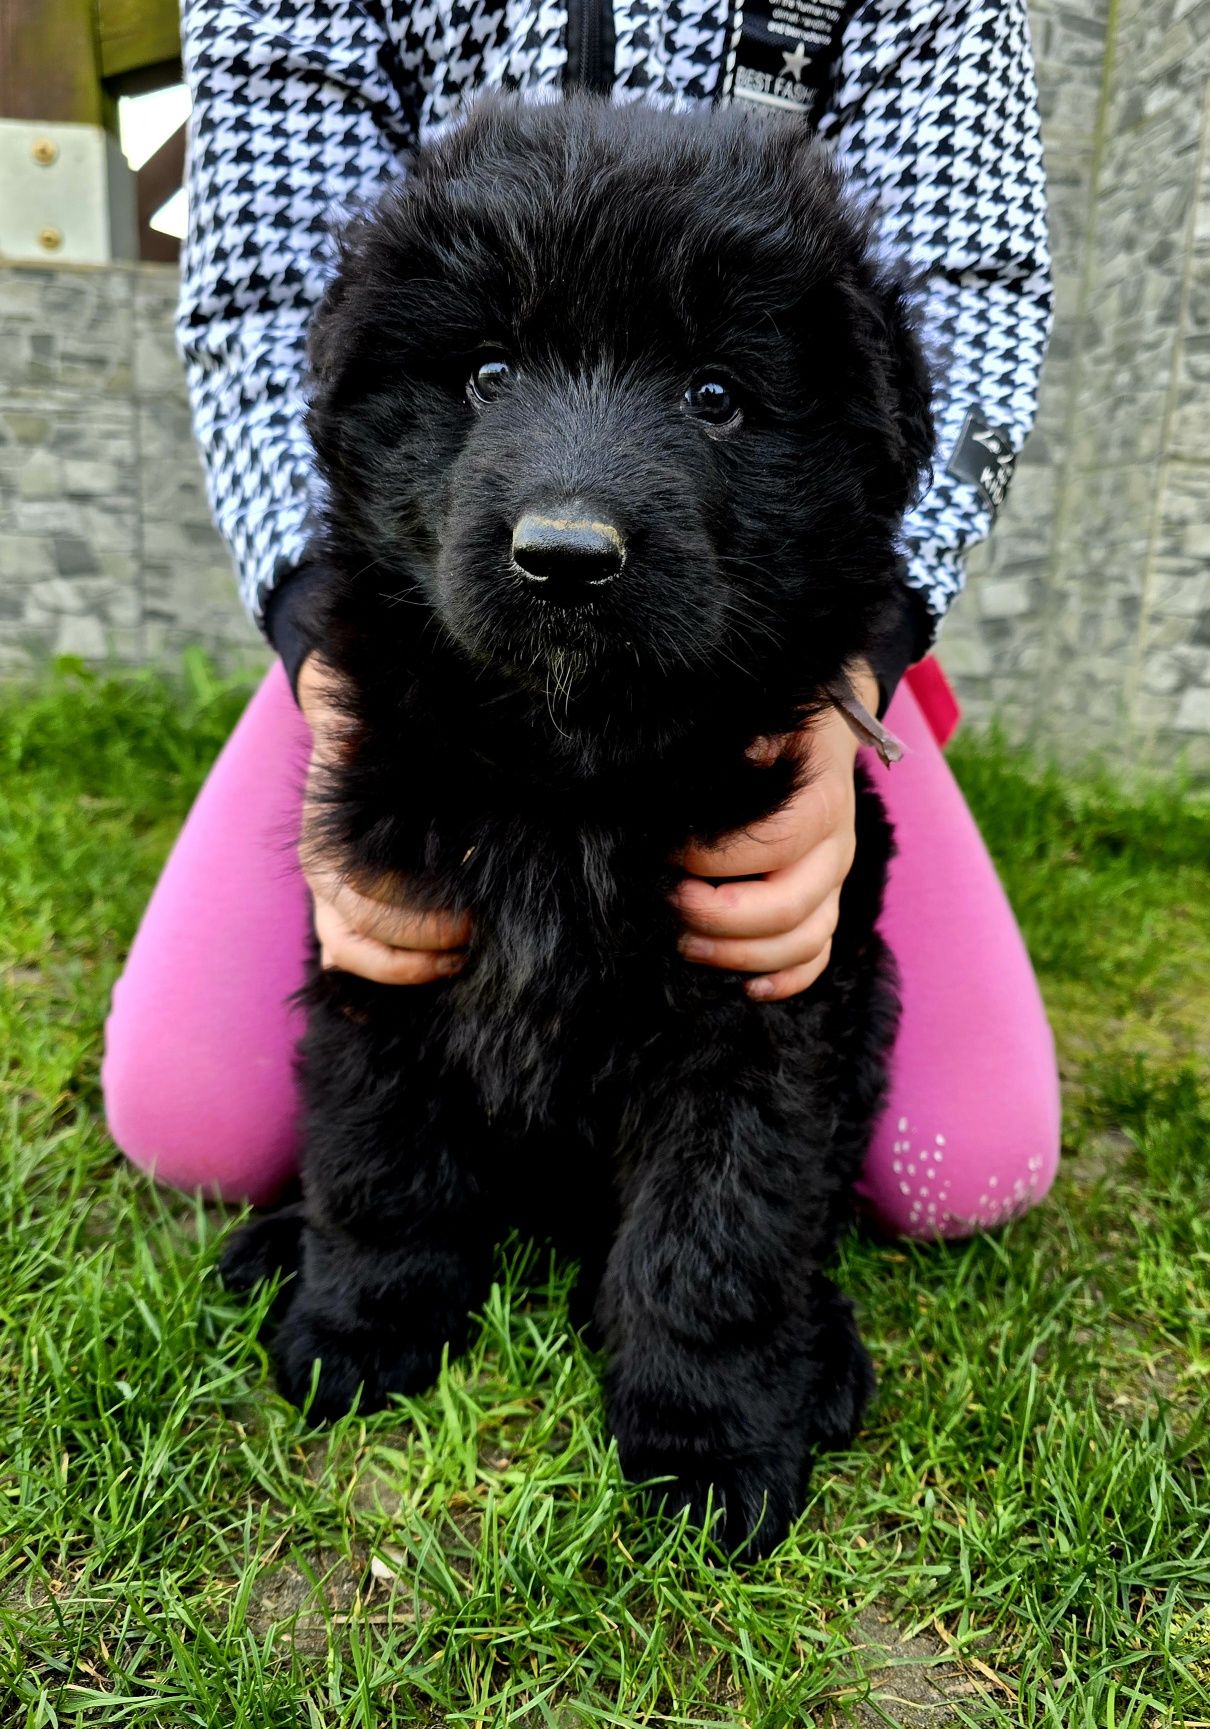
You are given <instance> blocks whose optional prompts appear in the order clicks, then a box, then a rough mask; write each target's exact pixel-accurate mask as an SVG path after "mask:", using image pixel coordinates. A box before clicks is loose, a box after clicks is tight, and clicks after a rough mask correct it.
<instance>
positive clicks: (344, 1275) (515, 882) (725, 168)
mask: <svg viewBox="0 0 1210 1729" xmlns="http://www.w3.org/2000/svg"><path fill="white" fill-rule="evenodd" d="M312 361H313V374H314V376H313V390H312V407H311V413H310V429H311V433H312V436H313V439H314V443H315V448H316V451H317V452H318V457H319V462H320V466H321V469H322V472H323V476H324V478H325V481H326V485H327V496H328V503H327V508H326V520H325V522H324V524H323V531H322V535H321V536H320V537H319V539H318V540H317V543H316V548H315V559H316V562H317V564H318V565H320V567H321V568H322V569H323V570H324V571H325V572H326V573H327V578H326V587H325V589H324V594H323V614H324V616H323V626H322V628H323V642H324V656H325V659H326V660H327V661H328V662H329V663H330V665H331V666H332V668H333V669H334V670H335V671H336V672H337V673H338V674H339V675H340V678H341V680H342V682H343V684H344V686H345V689H346V690H347V691H348V693H349V697H348V702H349V714H348V718H349V740H348V746H347V751H346V755H345V758H344V760H343V762H342V764H341V766H340V767H339V769H338V770H337V771H335V772H334V773H333V775H332V777H331V779H330V783H329V784H328V786H327V788H326V790H325V794H324V797H325V802H326V823H327V840H328V842H329V844H331V845H333V846H334V847H335V848H336V850H337V852H338V854H339V856H342V857H344V858H345V859H347V860H348V861H350V864H351V866H352V868H353V869H354V871H355V872H356V873H357V874H358V876H359V877H360V878H363V879H378V878H382V877H384V876H385V877H388V878H395V879H397V880H398V881H399V882H400V883H402V884H403V885H405V887H406V893H407V895H408V897H409V898H410V899H411V900H412V901H413V902H416V901H420V902H422V903H424V902H427V903H429V904H431V905H432V906H434V907H451V906H464V907H467V908H469V909H471V911H472V913H473V918H474V935H473V938H472V940H471V944H470V949H469V953H468V956H467V960H466V965H465V968H464V970H463V971H462V973H461V974H460V976H458V977H456V978H454V979H451V980H449V981H448V982H443V983H440V984H435V985H430V986H426V987H410V988H408V987H381V986H378V985H374V984H371V983H367V982H365V981H364V980H361V979H359V978H355V977H351V976H349V975H346V974H342V973H340V972H335V971H330V972H321V971H319V970H318V968H316V970H315V972H314V974H313V977H312V981H311V983H310V986H309V989H308V1002H309V1009H310V1019H309V1028H308V1031H307V1033H306V1036H305V1038H304V1040H303V1044H302V1064H301V1067H302V1082H303V1087H304V1090H305V1100H306V1127H305V1149H304V1154H303V1184H304V1197H305V1198H304V1201H303V1203H302V1205H301V1207H300V1208H299V1209H297V1210H296V1212H295V1214H294V1215H292V1216H284V1217H283V1216H281V1215H278V1216H277V1217H276V1218H272V1217H271V1218H269V1219H267V1220H263V1221H260V1222H258V1223H254V1224H253V1225H252V1226H251V1227H249V1229H248V1230H246V1231H245V1232H244V1233H242V1234H241V1235H240V1236H239V1237H238V1238H237V1239H236V1241H235V1243H234V1245H233V1247H232V1249H231V1250H230V1252H229V1254H228V1257H227V1263H226V1268H227V1272H228V1274H229V1276H230V1277H231V1279H232V1280H233V1281H234V1282H236V1283H243V1284H247V1283H249V1282H251V1280H252V1279H253V1278H254V1277H256V1276H258V1275H261V1274H263V1272H264V1271H265V1270H266V1269H267V1267H268V1266H269V1265H271V1264H275V1263H282V1264H285V1265H287V1266H291V1267H294V1268H295V1269H296V1271H297V1277H296V1279H295V1281H294V1282H293V1284H292V1285H291V1287H290V1291H291V1293H292V1295H291V1297H290V1300H289V1302H288V1307H287V1308H286V1310H285V1313H284V1317H283V1319H282V1321H281V1324H280V1327H279V1330H278V1332H277V1335H276V1341H275V1347H274V1349H275V1357H276V1362H277V1366H278V1371H279V1375H280V1378H281V1384H282V1387H283V1389H284V1390H285V1392H286V1393H287V1394H288V1395H289V1396H290V1397H291V1398H293V1399H295V1400H298V1401H300V1402H301V1401H302V1400H304V1399H305V1398H306V1396H307V1394H308V1391H309V1389H310V1387H311V1383H312V1377H313V1374H315V1375H316V1388H317V1390H316V1395H315V1402H314V1405H313V1407H312V1409H313V1411H314V1412H316V1413H317V1414H320V1415H335V1414H337V1413H339V1412H343V1411H345V1410H347V1409H348V1408H349V1406H350V1405H351V1404H352V1403H353V1401H354V1399H355V1398H356V1397H357V1396H358V1389H359V1388H360V1389H361V1392H360V1397H361V1402H362V1407H363V1408H368V1407H372V1406H376V1405H380V1404H381V1403H383V1402H384V1401H385V1400H386V1399H387V1398H388V1396H389V1395H390V1394H392V1393H396V1392H400V1393H403V1392H412V1391H415V1390H417V1389H419V1388H422V1387H424V1386H425V1385H426V1384H427V1383H429V1382H430V1381H431V1380H432V1379H433V1377H434V1375H435V1373H436V1370H437V1367H438V1363H439V1361H440V1356H441V1350H442V1347H443V1345H444V1344H445V1343H446V1342H447V1341H448V1342H449V1343H450V1346H451V1348H452V1349H453V1350H457V1349H459V1348H461V1346H462V1345H463V1343H464V1341H465V1339H466V1334H467V1316H468V1311H470V1310H473V1309H474V1308H475V1307H476V1306H478V1305H479V1304H480V1303H481V1302H482V1301H483V1299H484V1297H485V1295H486V1291H487V1287H488V1282H489V1278H490V1274H491V1268H492V1250H493V1245H494V1244H495V1243H496V1242H497V1241H498V1240H499V1239H500V1238H501V1237H502V1236H504V1235H505V1234H506V1233H507V1232H508V1230H509V1229H510V1227H512V1226H518V1227H520V1228H521V1229H522V1230H524V1231H526V1232H533V1233H543V1234H548V1235H550V1236H551V1237H552V1238H553V1239H554V1240H555V1241H556V1243H558V1244H559V1245H561V1246H562V1247H564V1248H565V1249H566V1250H567V1251H569V1252H570V1253H571V1254H573V1255H576V1256H578V1257H579V1258H580V1260H581V1263H582V1266H583V1280H584V1289H583V1292H582V1295H583V1301H582V1305H581V1307H582V1311H583V1312H584V1313H589V1312H592V1313H594V1314H595V1319H596V1321H597V1323H598V1324H599V1328H600V1333H601V1337H602V1339H603V1341H604V1344H605V1348H606V1351H607V1357H608V1369H607V1375H606V1398H607V1403H608V1411H609V1419H610V1422H611V1424H612V1426H613V1430H614V1432H615V1433H616V1435H617V1438H618V1442H619V1447H620V1452H621V1459H622V1464H623V1466H624V1468H625V1470H626V1471H627V1472H628V1473H629V1474H630V1475H631V1476H632V1477H634V1478H648V1477H653V1476H669V1475H670V1476H672V1477H673V1478H674V1479H675V1483H674V1485H673V1486H672V1487H671V1488H670V1489H669V1491H668V1493H669V1498H670V1500H671V1501H672V1502H673V1504H674V1505H684V1504H686V1503H688V1504H689V1505H691V1506H692V1507H693V1509H694V1510H695V1512H697V1513H700V1512H701V1511H702V1510H703V1509H704V1507H705V1503H706V1497H707V1492H708V1491H709V1490H710V1489H713V1492H714V1500H715V1505H716V1506H718V1507H721V1508H722V1509H724V1513H725V1525H724V1527H723V1532H722V1534H723V1535H724V1537H725V1540H726V1541H727V1542H728V1543H739V1542H742V1541H743V1540H745V1539H751V1542H750V1544H749V1552H750V1553H758V1552H763V1551H765V1550H767V1549H769V1548H771V1547H772V1546H773V1544H774V1543H776V1542H777V1541H778V1540H779V1539H780V1538H781V1537H782V1536H783V1535H784V1533H785V1531H786V1529H787V1526H788V1524H789V1522H790V1520H791V1519H792V1518H793V1517H794V1515H795V1513H796V1512H797V1511H798V1509H799V1507H800V1506H801V1504H802V1498H803V1494H804V1489H805V1486H806V1481H807V1477H808V1474H809V1471H810V1465H811V1461H812V1458H813V1456H814V1455H815V1453H816V1452H817V1451H818V1450H819V1449H821V1448H825V1447H832V1446H837V1445H843V1444H844V1443H846V1442H848V1441H849V1440H850V1438H851V1437H852V1435H853V1434H854V1432H855V1429H856V1427H857V1424H858V1421H859V1419H860V1416H861V1411H862V1407H863V1405H864V1403H865V1401H866V1398H867V1396H868V1394H869V1392H870V1388H871V1383H872V1377H871V1372H870V1367H869V1362H868V1359H867V1357H866V1354H865V1351H864V1350H863V1348H862V1345H861V1343H860V1341H859V1339H858V1335H857V1331H856V1328H855V1326H854V1323H853V1318H852V1313H851V1309H850V1306H849V1304H848V1302H847V1301H845V1299H844V1298H842V1297H841V1296H840V1295H839V1294H838V1292H837V1291H836V1289H835V1287H834V1286H833V1285H832V1284H831V1283H830V1282H829V1280H828V1279H827V1278H826V1277H825V1276H824V1274H823V1272H822V1270H821V1269H822V1267H823V1265H824V1263H825V1261H826V1259H827V1257H828V1255H829V1253H830V1252H831V1250H832V1248H833V1246H834V1244H835V1242H836V1239H837V1235H838V1233H839V1232H840V1230H841V1228H842V1225H843V1223H844V1221H845V1219H846V1217H847V1214H848V1211H849V1207H850V1186H851V1184H852V1182H853V1179H854V1178H855V1176H856V1175H857V1173H858V1171H859V1169H860V1166H861V1162H862V1157H863V1154H864V1151H865V1148H866V1143H867V1139H868V1136H869V1132H870V1127H871V1122H872V1119H873V1117H874V1115H875V1113H876V1111H877V1109H878V1107H879V1104H880V1101H881V1100H882V1097H883V1089H884V1068H885V1060H886V1056H887V1052H888V1049H889V1046H890V1044H891V1041H892V1038H893V1033H894V1026H895V1018H896V1004H895V998H894V992H893V988H892V983H891V976H892V970H891V967H890V965H889V962H888V958H887V955H886V952H885V950H884V948H883V945H882V943H881V941H880V939H879V938H878V936H877V935H876V934H875V930H874V923H875V919H876V917H877V914H878V911H879V905H880V897H881V893H882V886H883V878H884V874H885V868H886V863H887V859H888V856H889V850H890V842H889V835H888V831H887V827H886V824H885V821H884V819H883V817H882V814H881V811H880V808H879V806H878V804H877V801H876V799H875V798H874V796H873V795H872V793H871V792H870V791H869V790H868V789H867V788H865V786H864V784H863V785H862V788H861V791H860V796H859V800H858V806H859V809H858V849H857V861H856V864H855V866H854V868H853V870H852V872H851V874H850V876H849V879H848V882H847V884H846V887H845V891H844V896H843V903H842V911H841V917H840V924H839V928H838V930H837V932H836V936H835V941H834V945H833V950H832V958H831V964H830V965H829V967H828V968H827V970H826V971H825V973H824V974H823V976H822V977H821V979H820V980H819V981H818V982H817V983H816V984H815V985H814V986H813V987H812V988H811V989H810V990H809V991H807V992H806V993H805V994H803V995H800V996H797V997H794V998H792V999H790V1000H789V1001H785V1002H779V1003H776V1004H766V1005H760V1004H758V1003H756V1002H754V1001H752V1000H750V999H749V998H748V997H747V996H746V995H745V994H744V992H743V991H742V989H741V980H740V979H739V978H738V977H737V976H735V975H733V974H731V975H729V974H723V973H719V972H717V971H712V970H710V969H707V968H705V967H701V966H694V965H691V964H689V963H687V962H686V961H685V960H683V959H682V958H681V957H680V956H679V954H678V952H677V946H676V938H677V922H676V919H675V916H674V914H673V911H672V909H671V907H670V905H669V901H668V895H669V891H670V889H671V888H672V886H673V884H674V882H675V880H676V877H677V872H676V869H675V866H674V865H673V864H672V863H670V862H669V861H670V860H671V859H672V858H673V856H674V855H675V853H676V851H677V849H678V848H680V847H682V846H683V845H684V844H685V843H686V842H687V841H688V840H689V839H690V837H696V838H698V839H705V840H709V839H711V838H713V837H717V836H719V835H722V834H724V833H726V832H728V831H731V830H735V829H738V828H742V827H743V826H745V825H747V824H751V823H753V822H755V821H757V820H759V819H760V818H763V817H765V816H767V815H768V814H769V813H770V812H772V811H774V810H775V809H776V808H777V807H778V806H779V805H780V804H781V803H782V802H783V801H784V800H785V799H786V798H787V796H788V795H789V794H790V793H791V791H792V790H793V788H794V786H795V784H796V776H797V777H801V774H802V772H803V770H802V767H801V764H800V763H798V764H797V766H796V758H794V757H793V756H784V757H782V758H781V759H780V760H778V761H775V762H773V763H772V764H770V763H767V762H763V761H757V760H753V758H752V757H751V756H749V754H748V749H749V747H750V746H751V744H752V743H753V741H754V740H755V739H756V738H757V737H758V736H765V735H775V734H782V733H786V732H788V731H789V730H790V729H792V728H794V727H796V726H798V725H799V724H800V723H801V721H802V719H803V718H804V717H806V716H809V715H810V714H811V713H812V712H814V711H816V710H817V709H818V707H819V705H820V703H821V701H823V700H824V698H823V693H824V691H825V687H827V686H828V685H830V684H832V683H833V682H834V681H835V680H836V679H837V678H838V676H841V675H842V674H843V669H844V666H845V663H846V661H848V660H849V659H850V658H851V657H853V656H856V655H860V654H863V653H867V652H869V651H870V650H871V649H872V648H873V647H874V646H875V644H876V641H877V638H878V635H879V632H880V630H881V629H882V628H883V627H884V623H885V621H886V619H887V617H888V614H889V610H890V608H891V606H892V604H893V596H894V594H895V591H896V584H897V582H898V580H899V575H898V569H897V554H896V546H895V537H896V530H897V527H898V524H899V521H900V518H901V515H902V512H903V510H904V508H905V506H906V505H907V504H908V502H909V500H910V499H911V497H912V496H913V494H914V492H915V490H916V488H917V486H918V483H919V481H920V479H921V475H922V470H923V467H924V464H925V462H926V460H927V456H928V453H929V451H930V448H931V424H930V416H929V408H928V385H927V379H926V375H925V369H924V366H923V363H922V359H921V354H920V350H919V347H918V344H917V340H916V338H915V336H914V334H913V331H912V328H911V323H910V319H909V317H908V314H907V311H906V307H905V294H904V288H903V284H902V281H901V280H900V279H899V278H898V277H897V276H896V275H895V274H894V273H891V272H888V271H887V270H886V268H885V267H882V266H880V265H878V264H877V263H876V262H875V261H874V260H873V258H872V255H871V245H870V240H869V235H868V233H867V229H866V226H865V225H864V223H863V221H862V220H861V219H859V218H858V217H857V216H856V215H855V214H854V213H853V211H852V209H851V207H850V205H849V203H848V202H847V200H846V196H845V192H844V188H843V186H842V184H841V182H840V180H839V178H838V176H837V174H836V172H835V171H834V169H833V168H832V167H831V166H830V164H829V161H828V158H827V156H826V154H825V153H824V151H823V150H822V149H821V148H819V147H818V146H816V145H815V144H813V143H812V142H811V140H810V138H809V136H808V135H807V134H806V132H804V131H803V130H802V129H801V127H800V126H799V125H798V124H797V123H791V122H788V121H787V122H784V123H776V124H772V125H763V124H760V123H757V122H755V121H753V120H750V119H747V118H744V117H742V116H740V115H739V114H736V113H729V114H723V113H712V114H700V115H694V116H673V115H668V114H664V113H659V112H655V111H651V110H644V109H641V108H627V109H612V108H610V107H608V106H605V105H603V104H596V103H593V102H590V101H586V100H577V101H572V102H568V103H566V104H560V105H554V106H544V107H533V106H528V107H527V106H521V105H516V104H513V103H510V102H507V101H503V102H492V103H490V104H487V105H485V106H481V107H480V108H478V109H477V110H476V111H475V112H474V113H472V115H471V117H470V119H469V120H468V122H467V123H466V124H465V125H464V126H462V127H461V128H460V129H459V130H457V131H455V132H454V133H452V134H451V135H449V136H447V137H445V138H444V139H443V140H442V141H441V142H440V143H438V144H436V145H434V146H432V147H431V148H429V149H427V150H424V151H421V152H420V154H419V155H418V157H417V158H416V160H415V163H414V165H413V167H412V169H411V172H410V174H409V176H408V178H407V180H406V181H405V182H404V183H403V184H402V185H400V186H398V187H397V188H395V189H393V190H392V191H390V192H389V193H388V194H387V195H386V197H385V198H384V200H383V202H382V204H381V206H380V208H379V209H378V211H377V213H376V214H374V215H373V216H372V217H370V218H368V219H366V220H364V221H362V222H361V223H359V224H358V225H356V226H354V228H353V229H352V230H351V231H350V233H349V234H348V235H347V238H346V239H345V242H344V247H343V257H342V262H341V266H340V269H339V273H338V275H337V277H336V279H335V281H334V283H333V285H332V287H331V289H330V291H329V293H328V295H327V298H326V300H325V302H324V304H323V306H322V308H321V310H320V313H319V315H318V316H317V319H316V323H315V330H314V338H313V348H312ZM317 1359H318V1361H319V1365H320V1366H319V1369H318V1371H316V1370H315V1364H316V1361H317ZM753 1533H755V1535H753Z"/></svg>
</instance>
